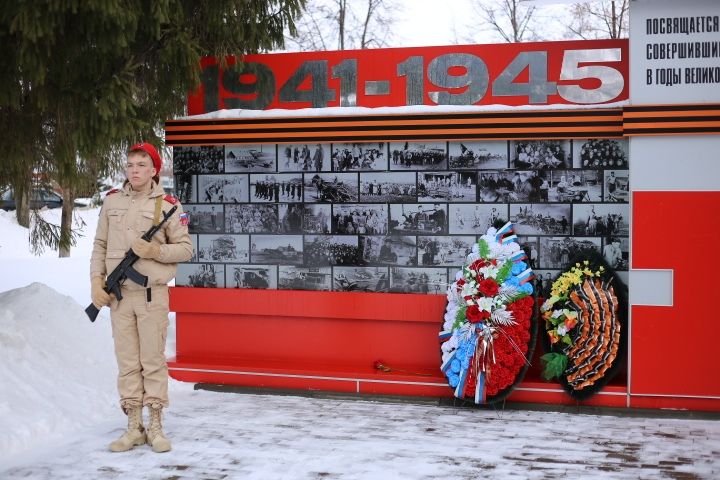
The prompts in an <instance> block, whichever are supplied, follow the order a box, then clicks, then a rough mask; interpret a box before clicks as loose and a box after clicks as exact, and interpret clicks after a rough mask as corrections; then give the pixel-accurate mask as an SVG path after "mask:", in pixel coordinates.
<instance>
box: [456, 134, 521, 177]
mask: <svg viewBox="0 0 720 480" xmlns="http://www.w3.org/2000/svg"><path fill="white" fill-rule="evenodd" d="M448 155H449V160H450V167H449V168H451V169H453V170H454V169H461V168H471V169H473V170H489V169H497V168H508V142H506V141H504V140H502V141H493V140H491V141H486V142H450V143H449V144H448Z"/></svg>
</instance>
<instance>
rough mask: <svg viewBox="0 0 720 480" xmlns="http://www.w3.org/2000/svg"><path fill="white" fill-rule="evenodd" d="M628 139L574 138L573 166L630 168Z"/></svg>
mask: <svg viewBox="0 0 720 480" xmlns="http://www.w3.org/2000/svg"><path fill="white" fill-rule="evenodd" d="M628 152H629V150H628V141H627V139H614V138H595V139H589V140H573V167H575V168H628V158H629V155H628Z"/></svg>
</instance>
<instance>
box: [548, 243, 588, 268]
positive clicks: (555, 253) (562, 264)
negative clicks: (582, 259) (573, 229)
mask: <svg viewBox="0 0 720 480" xmlns="http://www.w3.org/2000/svg"><path fill="white" fill-rule="evenodd" d="M592 251H594V252H598V253H600V239H599V238H593V237H541V238H540V268H544V269H559V270H567V268H568V267H569V266H570V259H572V258H575V256H576V255H580V254H581V253H583V252H592Z"/></svg>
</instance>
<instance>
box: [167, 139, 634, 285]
mask: <svg viewBox="0 0 720 480" xmlns="http://www.w3.org/2000/svg"><path fill="white" fill-rule="evenodd" d="M173 174H174V177H175V195H176V196H177V197H178V198H179V199H180V201H181V202H182V203H183V207H184V209H185V211H186V212H187V213H188V217H189V221H190V223H189V231H190V234H191V238H192V242H193V248H194V255H193V258H192V259H191V260H190V261H189V262H187V263H184V264H181V265H180V266H179V268H178V275H177V280H176V285H178V286H188V287H206V288H208V287H209V288H264V289H296V290H320V291H331V290H333V291H368V292H406V293H429V294H444V293H445V291H446V289H447V286H448V284H449V282H451V281H453V280H454V278H455V273H456V271H457V270H458V269H459V268H460V267H461V266H462V264H463V262H464V260H465V258H466V256H467V254H468V253H469V252H470V250H471V249H472V246H473V244H474V243H475V242H476V241H477V239H478V237H479V236H480V235H482V234H483V233H485V231H486V230H487V228H488V227H490V226H492V225H494V224H497V223H498V222H505V221H511V222H513V224H514V226H515V233H516V234H517V235H518V241H519V243H520V245H521V247H522V248H523V250H524V251H525V252H526V253H527V255H528V262H529V263H530V265H531V267H532V268H533V269H534V270H535V271H536V273H537V276H536V279H535V287H536V289H537V290H538V291H539V292H540V293H543V292H545V291H549V288H550V286H549V284H548V282H549V281H550V279H552V278H554V277H555V276H556V275H557V274H558V273H559V272H560V271H561V270H563V269H565V268H566V267H567V265H568V262H569V260H570V259H571V258H573V256H575V255H576V254H578V253H581V252H582V251H585V250H595V251H598V252H601V253H602V254H603V255H604V257H605V259H606V260H607V261H608V263H609V264H610V265H611V266H612V267H613V268H615V269H616V270H618V271H619V273H620V275H621V277H623V278H624V279H625V280H627V278H626V277H627V270H628V267H629V240H628V238H629V216H630V211H629V203H628V202H629V191H630V179H629V156H628V143H627V140H625V139H574V140H513V141H449V142H438V141H432V142H418V141H393V142H373V143H314V144H310V143H308V144H305V143H293V144H270V145H268V144H262V145H219V146H194V147H175V148H174V149H173Z"/></svg>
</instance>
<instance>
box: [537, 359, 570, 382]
mask: <svg viewBox="0 0 720 480" xmlns="http://www.w3.org/2000/svg"><path fill="white" fill-rule="evenodd" d="M540 360H541V361H542V363H543V366H544V369H543V372H542V376H543V378H544V379H545V380H550V379H552V378H555V377H560V375H562V374H563V373H564V372H565V369H566V368H567V363H568V357H567V355H563V354H562V353H546V354H545V355H543V356H542V357H540Z"/></svg>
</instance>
